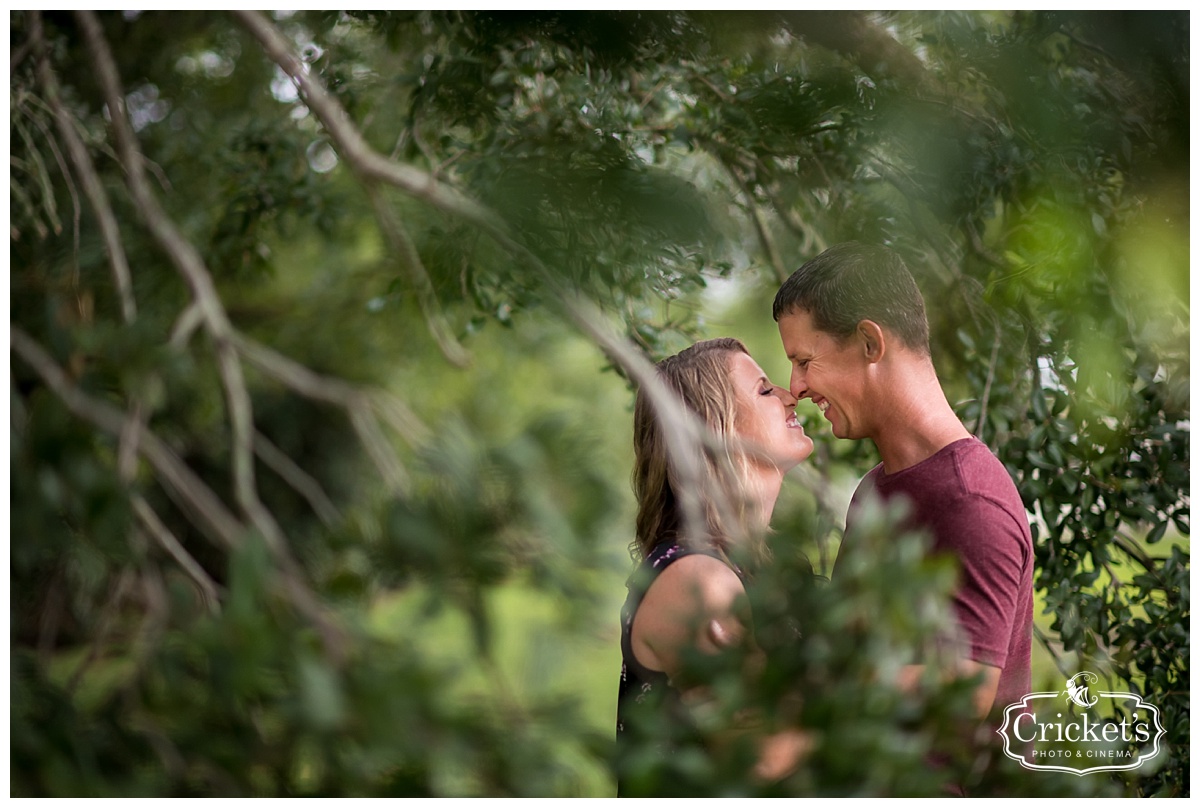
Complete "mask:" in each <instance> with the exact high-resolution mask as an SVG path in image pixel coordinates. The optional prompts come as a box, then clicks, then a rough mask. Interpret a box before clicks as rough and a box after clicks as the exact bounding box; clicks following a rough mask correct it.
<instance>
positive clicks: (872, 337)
mask: <svg viewBox="0 0 1200 808" xmlns="http://www.w3.org/2000/svg"><path fill="white" fill-rule="evenodd" d="M855 336H857V337H858V344H859V345H860V346H861V348H862V351H863V355H864V356H865V357H866V359H867V361H868V362H870V363H872V364H874V363H875V362H878V361H880V360H881V359H883V355H884V353H885V352H886V351H887V336H886V335H885V334H884V333H883V329H882V328H880V327H879V323H877V322H875V321H874V320H859V321H858V329H857V331H856V332H855Z"/></svg>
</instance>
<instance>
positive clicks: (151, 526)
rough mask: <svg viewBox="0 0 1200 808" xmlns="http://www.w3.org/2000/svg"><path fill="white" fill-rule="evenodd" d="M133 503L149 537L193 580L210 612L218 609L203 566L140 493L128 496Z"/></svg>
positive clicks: (216, 593) (215, 590) (214, 587)
mask: <svg viewBox="0 0 1200 808" xmlns="http://www.w3.org/2000/svg"><path fill="white" fill-rule="evenodd" d="M130 502H131V503H132V505H133V512H134V514H135V515H136V516H137V518H138V520H139V521H140V522H141V523H142V527H144V528H145V529H146V532H147V533H149V534H150V537H151V538H153V539H154V540H155V541H156V542H158V544H159V546H160V547H162V548H163V549H164V550H166V551H167V555H169V556H171V558H173V559H174V560H175V563H177V564H178V565H179V566H180V567H181V568H182V569H183V571H184V572H185V573H187V575H188V577H189V578H191V579H192V580H193V581H195V583H196V586H197V588H198V589H199V590H200V597H201V599H202V600H203V601H204V605H205V606H207V607H208V610H209V611H210V612H214V613H216V612H218V611H220V608H221V607H220V602H221V598H220V594H219V590H218V587H217V584H216V582H215V581H213V579H212V578H210V577H209V575H208V573H207V572H205V571H204V568H203V567H201V566H200V564H199V562H197V561H196V559H194V558H192V556H191V554H189V553H188V551H187V550H185V549H184V547H183V545H182V544H181V543H180V542H179V539H177V538H175V534H174V533H172V532H171V531H170V529H169V528H168V527H167V526H166V525H165V524H163V521H162V520H161V519H159V518H158V514H156V513H155V512H154V509H153V508H151V507H150V504H149V503H148V502H146V500H145V498H144V497H142V496H141V495H140V494H135V495H134V496H133V497H131V498H130Z"/></svg>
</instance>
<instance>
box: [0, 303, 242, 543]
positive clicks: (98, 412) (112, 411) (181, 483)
mask: <svg viewBox="0 0 1200 808" xmlns="http://www.w3.org/2000/svg"><path fill="white" fill-rule="evenodd" d="M10 342H11V345H12V349H13V350H14V351H15V352H16V353H17V355H18V356H20V357H21V358H22V359H23V360H24V361H25V362H26V363H27V364H28V365H29V366H30V367H31V368H33V370H34V371H35V372H37V374H38V376H40V377H41V379H42V381H43V382H45V383H46V384H47V386H49V387H50V389H51V390H52V391H53V392H54V393H55V394H56V395H57V396H58V397H59V398H60V399H62V401H63V403H64V404H65V405H66V406H67V409H69V410H70V411H71V412H72V413H73V414H75V415H76V416H77V417H79V418H82V419H83V420H84V421H87V422H88V423H90V424H92V425H93V426H95V427H97V428H99V429H100V430H102V431H104V432H107V433H108V434H110V435H112V436H113V437H118V436H120V434H121V430H122V429H124V428H125V422H126V419H125V414H124V413H122V412H121V411H120V410H118V409H116V408H115V407H113V406H112V405H110V404H108V403H106V402H103V401H99V400H96V399H93V398H91V397H90V396H88V395H87V394H86V393H83V392H82V391H80V390H79V388H78V387H76V386H75V385H74V384H72V383H71V381H70V379H68V378H67V375H66V374H65V373H63V371H62V370H61V369H60V368H59V367H58V366H57V365H56V364H55V362H54V360H53V359H52V358H51V357H50V354H48V353H47V352H46V350H45V349H44V348H43V347H42V346H41V345H39V344H38V343H37V342H36V341H34V340H33V339H32V338H31V337H30V336H29V335H28V334H26V333H25V332H24V331H22V330H21V329H20V328H18V327H17V326H15V325H13V326H11V327H10ZM138 453H139V454H141V455H142V456H143V457H145V458H146V460H147V461H148V462H149V463H150V465H151V467H152V468H153V469H154V470H155V472H156V473H157V474H158V477H159V479H160V480H162V482H163V483H164V485H165V487H166V489H167V491H168V492H169V493H171V494H173V495H174V496H176V497H178V500H179V501H180V503H181V505H182V506H183V507H184V508H185V510H187V511H188V512H189V513H191V514H192V516H193V517H194V518H195V519H196V523H197V525H199V526H200V528H201V529H202V530H204V531H205V532H206V533H207V534H208V536H209V538H211V539H212V540H213V541H214V542H215V543H216V544H217V545H218V546H220V547H224V548H227V549H234V548H236V547H238V546H240V544H241V541H242V535H243V533H244V532H245V529H246V528H245V526H244V525H242V524H241V523H240V522H239V521H238V519H237V517H236V516H234V515H233V514H232V513H230V512H229V510H228V509H227V508H226V507H225V505H224V504H223V503H222V502H221V500H220V499H219V498H218V497H217V495H216V494H214V493H213V492H212V490H211V489H210V488H209V487H208V486H207V485H205V484H204V482H203V481H201V480H200V478H199V477H197V476H196V474H195V473H194V472H193V471H192V470H191V469H190V468H188V467H187V465H186V464H185V463H184V462H183V461H182V460H180V459H179V456H178V455H176V454H175V452H174V451H172V450H171V449H170V447H168V446H167V445H166V443H164V442H163V441H162V440H161V439H160V438H159V437H158V436H157V435H155V434H154V433H153V432H151V431H149V430H145V431H143V433H142V435H141V437H140V439H139V441H138Z"/></svg>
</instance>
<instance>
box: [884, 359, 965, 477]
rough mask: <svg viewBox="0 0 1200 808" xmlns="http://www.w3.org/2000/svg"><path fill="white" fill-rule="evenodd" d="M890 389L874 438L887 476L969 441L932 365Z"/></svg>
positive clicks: (911, 374)
mask: <svg viewBox="0 0 1200 808" xmlns="http://www.w3.org/2000/svg"><path fill="white" fill-rule="evenodd" d="M923 370H924V372H916V373H910V374H908V375H906V376H905V380H906V381H905V383H904V384H899V385H897V386H896V387H894V388H893V391H894V392H895V393H896V394H897V395H896V396H895V398H893V399H892V401H891V402H889V409H888V412H889V415H888V417H887V419H886V420H885V421H884V423H883V425H882V426H881V428H880V429H878V430H877V432H876V434H875V435H874V436H873V438H874V441H875V446H876V448H878V449H879V457H880V459H881V460H882V461H883V470H884V472H885V473H886V474H894V473H896V472H897V471H901V470H903V469H906V468H909V467H910V466H915V465H916V464H917V463H920V462H921V461H922V460H927V459H928V458H930V457H932V456H933V455H935V454H937V453H938V452H939V451H941V450H942V449H944V448H945V447H947V446H949V445H950V444H951V443H954V442H955V441H958V440H962V439H963V438H969V437H971V433H970V432H968V431H967V428H966V427H965V426H963V424H962V421H960V420H958V416H957V415H955V414H954V410H953V409H952V408H951V407H950V403H949V402H948V401H947V400H946V394H945V393H944V392H943V391H942V386H941V384H940V383H939V382H938V380H937V374H936V373H935V372H934V371H933V367H932V365H929V366H928V367H927V368H925V369H923Z"/></svg>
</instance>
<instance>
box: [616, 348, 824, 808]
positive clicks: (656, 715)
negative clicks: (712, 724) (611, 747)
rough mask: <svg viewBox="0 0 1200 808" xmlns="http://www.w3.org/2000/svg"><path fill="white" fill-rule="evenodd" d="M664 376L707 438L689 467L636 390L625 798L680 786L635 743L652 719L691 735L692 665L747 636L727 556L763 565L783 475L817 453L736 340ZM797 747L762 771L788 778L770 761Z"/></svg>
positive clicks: (788, 405) (620, 763) (782, 749)
mask: <svg viewBox="0 0 1200 808" xmlns="http://www.w3.org/2000/svg"><path fill="white" fill-rule="evenodd" d="M657 367H658V378H659V379H660V380H661V381H662V382H663V383H664V385H665V386H666V387H667V388H668V389H669V390H670V391H672V392H673V393H675V394H676V395H677V396H678V397H679V399H680V400H681V401H682V403H683V404H684V406H685V407H686V408H687V409H688V410H690V411H691V412H692V413H694V414H695V415H696V416H698V417H699V420H700V421H701V422H702V424H703V425H704V426H705V427H706V428H707V430H708V433H709V437H708V438H707V439H702V440H696V439H694V438H693V439H692V440H691V441H689V443H688V444H687V445H688V447H689V448H690V449H691V450H693V454H692V455H691V456H690V457H689V458H679V457H674V456H669V453H668V448H667V447H668V435H667V433H666V428H667V427H668V424H667V423H666V422H665V421H664V420H663V419H662V418H660V415H659V413H658V411H657V410H656V408H655V407H654V406H652V404H651V402H650V397H649V396H648V395H647V392H646V390H645V389H642V390H639V391H638V395H637V400H636V403H635V407H634V437H633V441H634V452H635V462H634V472H633V487H634V493H635V494H636V496H637V500H638V514H637V533H636V541H635V543H634V545H633V547H632V548H631V549H632V551H633V553H634V555H635V556H636V557H637V558H639V559H640V560H641V563H640V564H639V566H638V569H637V570H636V571H635V573H634V575H633V576H631V578H630V581H629V594H628V597H627V598H626V601H625V605H624V608H623V609H622V611H621V655H622V665H621V683H620V695H619V699H618V707H617V751H618V760H617V791H618V796H626V795H629V794H633V793H638V794H649V793H658V794H666V793H671V792H672V787H673V785H677V783H674V784H673V783H671V782H661V778H660V779H659V780H656V779H655V778H654V776H653V775H649V774H646V775H645V776H643V775H642V774H639V772H642V773H645V772H647V771H648V769H647V767H646V766H644V765H642V764H644V763H645V761H644V760H639V756H640V755H643V753H644V752H645V750H646V747H645V746H644V745H642V746H639V745H638V738H637V737H635V736H637V734H638V729H639V728H644V727H646V726H649V725H651V724H652V723H653V722H654V721H655V720H659V721H663V720H665V721H667V722H669V725H670V726H671V727H672V728H673V729H677V730H679V731H680V732H682V733H683V735H684V736H686V735H687V733H688V731H689V728H690V726H691V714H690V710H691V708H690V707H689V704H688V703H689V701H692V700H693V697H694V696H695V695H696V691H690V692H689V690H688V689H687V688H686V687H683V686H681V683H680V681H679V679H680V675H681V674H682V673H683V672H684V662H685V659H686V658H687V657H688V656H689V655H690V654H694V653H695V652H697V651H699V652H703V653H708V654H715V653H717V652H718V651H719V650H721V649H722V648H726V647H729V646H731V645H734V644H736V643H737V642H739V641H740V639H741V638H742V637H743V636H744V633H745V626H746V625H748V619H747V616H746V615H739V609H740V608H742V606H743V605H744V595H745V587H744V578H745V573H744V572H743V570H742V569H741V568H740V567H739V566H738V565H737V564H735V563H734V562H733V561H732V560H731V557H736V558H738V559H750V560H751V562H752V563H753V561H754V560H755V559H759V560H761V559H763V558H764V557H765V556H766V550H765V547H764V546H763V540H762V536H763V534H764V533H765V532H766V529H767V527H768V523H769V521H770V518H771V512H772V510H774V507H775V500H776V498H777V497H778V496H779V489H780V486H781V485H782V483H783V477H784V474H785V473H787V471H788V470H789V469H791V468H792V467H794V466H795V465H796V464H798V463H800V462H801V461H802V460H804V459H805V458H807V457H808V456H809V454H811V453H812V449H813V443H812V439H811V438H809V437H808V436H807V435H805V434H804V429H803V428H802V427H801V425H800V423H799V421H798V420H797V419H796V414H795V412H794V408H795V406H796V399H795V397H793V396H792V395H791V393H789V392H788V391H787V390H785V389H783V388H781V387H778V386H776V385H774V384H772V383H771V382H770V380H769V379H767V377H766V374H765V373H763V371H762V369H761V368H760V367H759V366H758V363H756V362H755V361H754V360H753V359H752V358H751V357H750V354H749V352H748V351H747V350H746V347H745V346H744V345H743V344H742V343H741V342H739V341H738V340H736V339H731V338H724V339H714V340H706V341H703V342H698V343H696V344H695V345H693V346H691V347H690V348H687V349H686V350H684V351H681V352H680V353H678V354H676V355H675V356H672V357H668V358H667V359H664V360H663V361H662V362H660V363H659V364H658V366H657ZM675 445H676V446H678V445H679V444H678V443H677V442H676V443H675ZM689 460H690V462H688V461H689ZM689 469H690V471H688V470H689ZM684 480H688V481H689V482H688V483H687V484H685V483H684V482H683V481H684ZM697 489H698V490H697ZM689 496H690V497H691V500H690V501H691V502H692V503H694V505H693V506H689V505H688V502H689V500H688V497H689ZM722 500H723V501H722ZM696 522H700V524H696ZM658 737H660V738H661V735H660V736H658ZM795 741H796V738H795V737H791V738H789V739H780V740H779V742H778V743H776V744H771V743H768V744H767V747H766V748H765V749H764V750H763V754H762V756H760V761H759V766H758V767H757V769H756V771H757V772H758V773H759V774H760V775H761V776H766V777H771V776H777V775H779V774H781V773H782V772H781V771H780V767H781V765H782V766H783V767H784V768H786V765H787V764H786V762H785V763H784V764H778V763H776V762H774V761H773V760H772V758H773V757H774V758H776V759H778V758H783V759H785V760H790V759H794V757H789V756H792V755H793V753H794V752H795ZM664 752H665V750H662V749H661V748H660V749H659V754H663V753H664ZM666 779H668V780H669V779H670V778H666Z"/></svg>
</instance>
